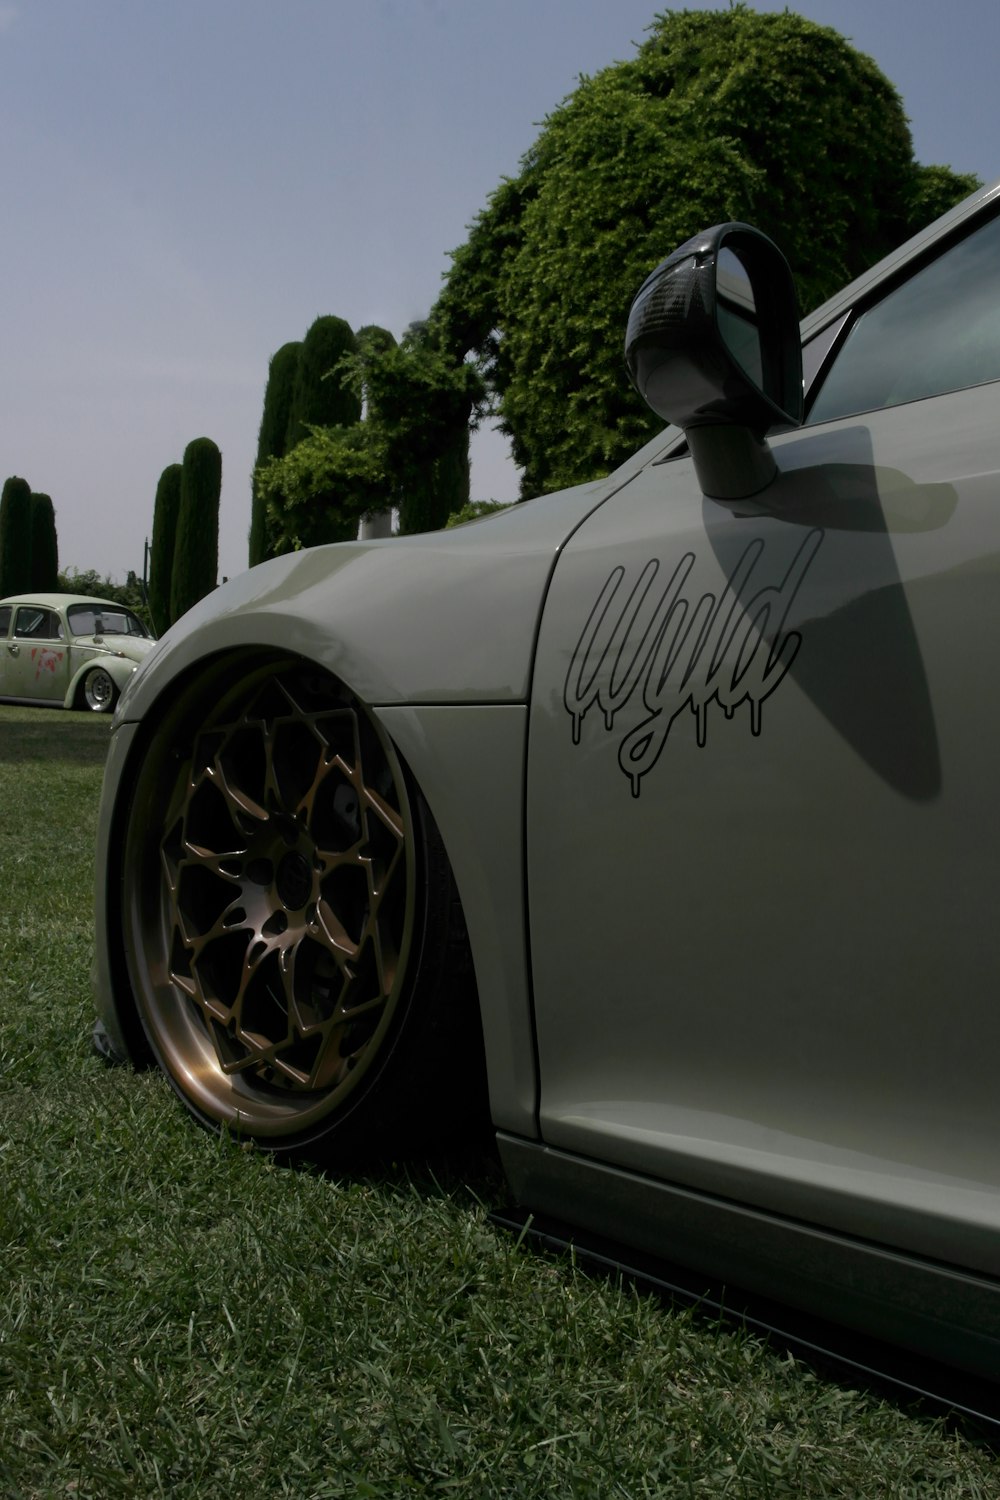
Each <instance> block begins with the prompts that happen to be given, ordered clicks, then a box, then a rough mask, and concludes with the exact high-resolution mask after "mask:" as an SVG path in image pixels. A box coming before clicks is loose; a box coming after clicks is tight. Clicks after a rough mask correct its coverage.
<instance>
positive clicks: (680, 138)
mask: <svg viewBox="0 0 1000 1500" xmlns="http://www.w3.org/2000/svg"><path fill="white" fill-rule="evenodd" d="M970 185H975V184H974V179H969V178H965V177H959V176H957V175H956V174H953V173H950V172H949V170H948V169H947V168H933V169H928V168H920V167H918V166H917V164H916V163H915V162H914V160H913V152H912V142H911V138H910V133H909V128H908V125H907V121H906V116H905V114H904V112H903V106H902V103H901V101H900V98H899V96H898V94H897V93H896V90H895V89H894V88H893V86H892V85H891V84H890V83H889V82H888V80H887V79H886V78H885V77H884V76H883V75H882V74H881V73H880V71H879V70H878V68H877V67H876V66H875V64H874V63H873V62H872V61H871V60H870V59H869V58H867V57H865V56H864V55H863V54H861V53H859V52H857V51H855V49H854V48H853V47H851V46H850V45H849V43H848V42H846V41H845V40H844V39H843V38H842V37H841V36H839V35H838V34H837V33H836V32H835V31H832V30H830V29H829V28H827V27H823V26H818V25H815V24H814V23H812V22H810V21H806V20H803V19H802V18H801V17H798V16H795V15H792V14H790V13H789V12H787V11H785V12H780V13H779V12H773V13H772V12H769V13H766V14H761V13H758V12H755V11H751V10H748V9H747V8H746V7H745V6H742V5H735V6H733V7H732V8H731V9H729V10H725V11H670V12H665V13H663V14H661V15H659V16H657V18H656V20H655V21H654V23H653V25H652V26H651V27H650V31H649V35H648V38H647V40H646V41H645V42H644V43H643V44H642V46H641V47H640V48H639V49H638V51H637V53H636V56H635V57H634V58H633V59H632V60H630V61H628V62H625V63H618V64H616V65H615V66H613V67H610V68H607V69H605V70H603V71H602V72H600V73H598V74H597V75H596V76H594V77H593V78H584V79H582V80H581V82H580V84H579V87H578V88H577V89H576V90H575V92H574V93H573V94H571V95H570V96H569V98H567V99H566V100H565V101H564V102H563V103H562V104H561V105H560V106H559V108H558V109H556V110H555V111H554V112H553V113H552V114H551V115H550V116H549V117H548V118H547V119H546V120H545V122H544V124H543V127H542V130H541V133H540V135H539V137H538V139H537V140H536V142H535V144H534V146H533V147H532V148H531V150H530V151H529V152H528V153H527V155H526V156H525V157H524V158H523V160H522V163H521V170H520V173H519V174H518V176H517V177H516V178H514V179H511V180H508V181H506V182H504V183H502V184H501V186H500V187H499V188H498V189H497V191H496V192H495V193H494V194H493V195H492V197H491V199H490V200H489V202H488V204H487V206H486V208H485V209H484V210H483V212H482V213H481V214H480V215H479V217H478V218H477V220H476V221H475V223H474V224H473V226H472V228H471V232H470V235H469V239H468V241H467V242H466V244H465V245H463V246H462V247H461V248H460V249H459V250H457V251H456V252H455V254H454V256H453V264H452V268H451V271H450V273H449V275H448V278H447V281H446V284H445V287H444V290H443V292H442V295H441V298H440V299H439V302H438V304H437V306H436V308H435V309H434V313H433V315H432V321H433V322H434V323H435V324H436V326H437V327H438V328H439V329H440V334H441V339H442V343H443V347H445V348H446V349H447V350H448V351H449V352H450V354H451V356H452V357H453V358H456V359H457V358H460V357H461V356H462V355H464V354H465V353H466V352H468V351H470V350H471V351H474V352H475V354H476V355H477V357H478V359H479V360H480V363H481V368H482V370H483V372H484V375H485V376H486V378H487V381H488V383H489V386H490V389H491V392H492V394H493V397H494V400H495V402H496V405H497V408H498V410H499V413H500V416H501V418H502V425H503V427H504V428H505V430H506V431H507V432H508V433H509V435H510V437H511V439H512V447H513V453H514V457H515V460H516V461H517V462H518V464H520V465H521V467H522V468H523V470H524V477H523V484H522V490H523V493H525V494H535V493H538V492H539V491H540V490H542V489H545V488H552V487H555V486H558V485H564V484H571V483H575V482H577V481H579V480H581V479H586V478H591V477H593V476H594V475H595V474H597V473H599V472H602V471H606V470H607V469H608V468H610V467H612V466H613V465H614V464H616V463H618V462H620V461H621V460H622V459H623V458H624V457H626V456H627V455H628V453H630V452H631V451H632V450H633V449H634V448H635V447H636V446H638V445H639V444H640V443H641V442H642V441H644V440H645V438H647V437H648V436H650V435H651V433H652V432H654V431H655V430H656V422H655V419H654V418H652V417H651V416H650V414H649V413H648V412H647V411H646V409H645V408H644V406H643V404H642V402H641V401H640V399H639V397H638V396H637V395H635V394H634V393H633V392H632V391H631V390H630V389H629V387H628V384H627V381H626V380H625V378H624V375H623V373H622V354H621V348H622V338H623V334H624V329H625V324H626V320H627V316H628V309H629V306H630V303H631V299H632V297H633V295H634V294H635V291H636V290H637V288H638V286H639V285H640V284H641V282H642V281H643V279H644V277H645V276H646V274H647V273H648V272H649V270H650V269H651V268H652V267H653V266H654V265H655V264H656V262H657V261H658V260H660V259H662V257H663V256H664V255H665V254H667V253H668V252H669V251H670V250H671V249H672V248H674V247H675V246H676V245H678V244H679V243H681V242H682V241H683V240H684V239H686V238H688V237H689V236H690V235H692V234H694V233H696V232H697V231H698V230H699V229H701V228H705V227H707V226H708V225H710V224H713V223H718V222H721V221H724V220H727V219H741V220H748V221H750V222H751V223H754V224H756V225H757V226H758V227H759V228H761V229H763V230H764V231H765V232H766V233H768V234H770V235H771V236H772V237H773V238H774V239H776V240H777V241H778V243H779V244H781V246H782V248H783V249H784V251H785V253H786V254H787V255H788V258H789V260H790V262H791V265H792V268H793V271H794V272H795V275H796V280H797V284H798V290H799V294H800V300H801V302H802V305H803V307H804V308H808V307H812V306H815V305H816V304H818V303H819V302H820V301H822V300H823V299H824V298H825V297H826V296H828V295H830V293H831V292H833V291H834V290H835V289H836V288H837V287H838V286H840V285H841V284H842V283H843V282H845V281H846V280H849V279H850V278H851V277H853V276H855V275H857V274H859V273H860V272H861V271H862V270H864V269H865V268H866V267H867V266H868V265H870V264H872V263H873V262H874V261H876V260H878V259H879V258H880V257H881V256H882V255H883V254H884V253H886V251H888V250H889V249H890V248H891V247H892V246H893V245H895V244H897V243H898V242H899V241H900V240H901V239H902V238H904V237H905V236H906V234H908V233H909V232H911V231H912V229H913V228H915V227H918V223H922V222H926V220H927V219H928V218H930V217H933V212H934V211H939V209H940V207H941V206H942V205H943V204H944V203H945V202H946V201H947V200H948V199H949V197H950V198H951V201H957V200H958V199H959V198H960V197H961V196H963V195H964V193H965V192H966V191H967V190H968V189H969V187H970Z"/></svg>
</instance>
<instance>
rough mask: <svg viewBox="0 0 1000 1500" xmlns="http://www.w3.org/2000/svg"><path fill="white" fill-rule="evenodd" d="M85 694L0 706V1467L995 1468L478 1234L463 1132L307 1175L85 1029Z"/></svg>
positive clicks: (88, 872) (332, 1479)
mask: <svg viewBox="0 0 1000 1500" xmlns="http://www.w3.org/2000/svg"><path fill="white" fill-rule="evenodd" d="M107 734H108V725H107V721H101V720H91V719H86V718H84V717H83V716H82V715H71V714H60V713H46V712H42V711H36V710H28V709H14V708H0V788H2V794H0V891H2V901H0V1267H2V1270H3V1279H2V1283H0V1285H2V1298H0V1496H3V1500H20V1497H25V1500H27V1497H44V1500H48V1497H56V1496H59V1497H62V1496H65V1497H76V1500H85V1497H93V1500H112V1497H118V1496H121V1497H125V1496H129V1497H132V1496H155V1495H169V1496H170V1497H171V1500H188V1497H190V1500H205V1497H207V1496H215V1495H218V1496H228V1495H246V1496H253V1497H255V1500H256V1497H270V1496H294V1497H301V1500H326V1497H335V1496H344V1497H354V1496H359V1497H365V1496H367V1497H397V1496H406V1495H440V1496H459V1495H462V1496H472V1497H489V1496H521V1495H523V1496H530V1497H539V1496H546V1497H548V1496H553V1497H563V1496H565V1497H570V1496H579V1497H595V1500H597V1497H600V1500H604V1497H615V1496H620V1497H648V1496H664V1497H669V1500H674V1497H688V1496H705V1497H717V1496H724V1497H729V1496H732V1497H741V1500H742V1497H758V1496H760V1497H778V1496H781V1497H785V1496H787V1497H812V1496H817V1497H818V1496H824V1497H829V1496H843V1497H862V1496H863V1497H875V1496H878V1497H882V1496H886V1497H890V1496H896V1497H900V1500H903V1497H907V1500H909V1497H918V1496H954V1497H958V1496H962V1497H966V1496H969V1497H973V1496H984V1497H985V1496H997V1495H1000V1461H998V1460H997V1459H996V1458H994V1457H993V1456H992V1455H991V1454H990V1453H989V1452H988V1451H986V1450H984V1449H981V1448H979V1447H977V1446H976V1445H975V1444H974V1443H973V1442H971V1441H969V1440H968V1439H967V1438H966V1437H964V1436H962V1435H961V1434H959V1433H957V1432H954V1431H951V1430H949V1429H948V1428H947V1427H945V1426H944V1425H943V1424H942V1423H941V1422H940V1421H936V1420H931V1419H929V1418H927V1417H924V1416H921V1415H914V1414H912V1413H907V1412H904V1411H902V1410H900V1409H898V1408H896V1407H894V1406H892V1405H890V1404H886V1403H883V1402H881V1401H879V1400H878V1399H876V1398H875V1397H873V1396H871V1395H868V1394H865V1393H862V1392H857V1391H854V1390H852V1389H850V1388H848V1387H844V1386H840V1385H836V1384H832V1383H828V1382H826V1381H823V1380H821V1379H819V1378H817V1377H816V1375H815V1374H813V1373H812V1372H811V1371H810V1370H809V1368H808V1367H806V1366H803V1365H802V1364H800V1363H798V1362H797V1361H796V1360H794V1359H792V1358H791V1357H789V1356H788V1355H787V1354H782V1353H781V1352H780V1351H775V1350H773V1349H771V1348H769V1347H767V1346H766V1345H763V1344H761V1343H760V1342H759V1341H758V1340H756V1339H754V1338H753V1337H750V1336H748V1335H747V1334H745V1333H744V1332H742V1331H741V1330H739V1329H736V1328H731V1327H716V1326H713V1325H712V1323H711V1322H710V1321H708V1320H707V1319H704V1318H700V1317H698V1316H696V1315H695V1314H692V1313H690V1312H681V1313H675V1312H672V1311H670V1310H669V1309H667V1308H665V1307H664V1306H663V1305H662V1304H661V1303H660V1302H658V1301H657V1300H656V1299H654V1298H651V1297H649V1296H645V1295H641V1294H639V1293H637V1292H635V1291H634V1290H632V1289H631V1288H628V1287H620V1286H618V1285H616V1284H614V1283H612V1282H608V1281H605V1280H603V1279H599V1278H592V1277H590V1276H588V1275H587V1274H585V1273H584V1272H582V1271H580V1270H578V1269H577V1268H575V1267H574V1266H573V1265H572V1264H569V1263H564V1262H557V1261H553V1260H550V1259H548V1258H546V1257H544V1256H541V1255H538V1254H536V1253H534V1252H533V1251H532V1250H530V1249H529V1248H527V1247H520V1246H518V1245H517V1244H516V1243H515V1242H514V1241H513V1239H511V1238H508V1237H507V1236H505V1235H503V1234H501V1233H498V1232H495V1231H494V1230H493V1229H492V1228H491V1226H490V1225H489V1223H488V1222H487V1220H486V1211H485V1207H484V1204H485V1203H487V1202H489V1201H490V1200H491V1199H495V1198H496V1196H497V1195H498V1194H500V1193H502V1187H501V1186H500V1185H499V1183H498V1179H497V1175H496V1171H495V1167H494V1165H493V1163H492V1162H491V1161H490V1160H489V1159H487V1160H482V1161H480V1160H476V1159H473V1160H468V1159H467V1160H466V1161H465V1162H464V1164H463V1163H461V1162H457V1161H456V1162H451V1163H440V1164H437V1166H436V1167H435V1171H434V1173H432V1172H431V1170H430V1169H429V1168H422V1169H419V1170H417V1169H414V1168H412V1167H411V1169H410V1170H409V1171H406V1170H404V1169H403V1168H401V1167H400V1168H396V1169H390V1170H388V1171H386V1172H384V1173H382V1174H381V1175H380V1176H378V1177H367V1178H361V1179H358V1180H353V1181H352V1180H343V1181H338V1180H335V1179H331V1178H329V1177H323V1176H321V1175H320V1174H319V1173H315V1172H308V1171H302V1170H299V1171H291V1170H284V1169H281V1168H277V1167H275V1166H273V1165H272V1164H271V1163H269V1162H268V1161H266V1160H262V1159H260V1158H258V1157H256V1156H254V1155H252V1154H251V1153H248V1152H247V1151H245V1150H243V1149H239V1148H237V1147H235V1146H233V1145H231V1144H229V1143H226V1142H219V1141H217V1140H214V1139H213V1138H212V1137H210V1136H208V1135H207V1134H205V1133H204V1132H202V1131H200V1130H199V1129H197V1128H196V1127H195V1126H194V1125H192V1124H190V1123H189V1122H188V1120H187V1117H186V1116H185V1115H184V1113H183V1111H182V1109H181V1107H180V1106H179V1104H178V1103H177V1101H176V1100H175V1098H174V1096H173V1095H172V1094H171V1092H170V1090H169V1088H168V1087H167V1085H166V1084H165V1082H164V1081H163V1080H162V1079H161V1078H160V1077H159V1076H157V1075H154V1074H143V1075H134V1074H131V1073H129V1072H126V1071H121V1070H114V1069H108V1068H106V1067H105V1066H104V1065H103V1064H101V1063H100V1062H99V1061H98V1060H97V1059H96V1058H95V1057H93V1056H92V1055H91V1052H90V1046H89V1029H90V1016H91V1001H90V995H89V968H90V956H91V949H92V940H91V896H90V891H91V880H92V875H93V839H94V826H95V818H96V806H97V797H98V791H99V784H100V775H101V762H102V758H103V754H104V751H105V747H106V744H107Z"/></svg>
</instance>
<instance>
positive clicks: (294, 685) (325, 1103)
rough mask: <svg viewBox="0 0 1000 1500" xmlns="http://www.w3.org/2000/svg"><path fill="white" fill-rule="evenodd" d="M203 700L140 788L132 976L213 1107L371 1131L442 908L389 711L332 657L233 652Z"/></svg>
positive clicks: (168, 736)
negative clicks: (345, 684) (249, 661)
mask: <svg viewBox="0 0 1000 1500" xmlns="http://www.w3.org/2000/svg"><path fill="white" fill-rule="evenodd" d="M234 676H235V677H236V679H237V685H236V686H235V687H233V686H231V684H232V682H233V679H234ZM224 683H228V684H230V686H229V687H228V691H227V690H226V688H225V687H224V686H223V684H224ZM188 701H189V704H190V706H189V707H188V708H187V709H185V708H184V707H183V706H182V707H180V708H175V709H174V710H172V711H171V713H169V714H168V716H167V718H166V719H165V720H164V722H163V723H162V724H161V725H160V727H159V729H158V732H157V733H156V734H155V736H154V737H153V738H152V741H151V743H150V745H149V748H148V751H147V754H146V756H145V759H144V761H143V763H142V766H141V769H140V771H139V774H138V777H137V780H136V785H135V791H134V795H133V799H132V805H131V811H130V816H129V828H128V833H127V836H126V843H125V865H124V872H123V885H124V892H123V917H124V922H123V929H124V934H123V935H124V939H125V949H126V957H127V961H128V967H129V973H130V978H131V983H132V989H133V993H134V994H135V997H136V1002H137V1006H138V1010H139V1015H140V1018H141V1020H142V1022H143V1026H144V1028H145V1031H146V1034H147V1036H148V1038H149V1041H150V1043H151V1045H152V1048H153V1051H154V1053H155V1054H156V1057H157V1060H158V1061H159V1062H160V1064H161V1066H162V1067H163V1069H164V1071H165V1072H166V1073H167V1075H168V1077H169V1078H170V1080H171V1082H172V1083H173V1085H174V1087H175V1089H176V1090H177V1091H178V1092H179V1093H180V1095H181V1097H182V1098H183V1099H184V1101H185V1103H186V1104H187V1105H188V1107H189V1109H191V1110H192V1112H193V1113H194V1114H196V1115H197V1116H198V1117H199V1118H200V1119H202V1120H203V1121H204V1122H205V1123H207V1124H209V1125H211V1126H214V1127H215V1128H220V1127H228V1128H230V1129H231V1130H232V1131H233V1132H234V1133H238V1134H240V1135H245V1136H247V1137H249V1138H251V1139H252V1140H254V1141H256V1142H257V1143H259V1144H261V1145H263V1146H267V1147H271V1148H278V1149H282V1148H284V1149H294V1148H296V1147H298V1146H299V1145H302V1144H309V1143H311V1142H313V1141H315V1140H316V1139H317V1138H318V1137H320V1136H324V1135H327V1134H329V1133H330V1131H331V1129H332V1128H335V1127H337V1126H338V1125H339V1123H340V1122H341V1121H342V1120H343V1119H345V1118H346V1117H348V1116H350V1117H352V1125H354V1127H355V1129H356V1126H357V1121H356V1119H354V1118H353V1117H354V1116H356V1115H357V1113H358V1110H359V1103H360V1102H361V1101H363V1100H364V1099H365V1098H366V1097H367V1096H368V1095H369V1094H370V1093H371V1091H372V1087H373V1085H374V1084H375V1081H376V1080H377V1079H378V1077H379V1076H380V1074H381V1073H382V1071H383V1069H384V1067H385V1065H386V1063H387V1060H389V1059H390V1057H391V1055H392V1053H393V1051H394V1049H395V1047H396V1044H397V1041H398V1033H399V1031H400V1028H401V1025H402V1024H403V1022H404V1020H405V1015H406V1012H407V1011H408V1009H409V1008H410V1001H411V993H410V992H411V990H412V988H413V984H412V980H413V973H414V971H415V970H416V968H417V967H418V964H419V959H420V957H421V952H422V950H423V949H424V948H425V947H426V943H425V941H424V938H425V935H426V933H425V929H426V921H425V914H426V906H427V902H426V899H425V894H426V893H425V892H424V891H422V890H421V891H418V889H417V887H418V884H420V882H419V881H418V879H417V870H418V863H419V861H418V854H419V850H418V848H417V845H418V843H419V842H420V840H419V836H418V833H417V831H416V829H415V819H414V813H413V810H412V806H411V798H410V797H409V795H408V793H407V788H406V784H405V781H404V777H403V773H402V770H401V768H400V766H399V763H398V761H397V759H396V756H395V754H394V752H393V749H392V746H391V745H390V743H389V742H388V741H387V739H386V738H385V736H384V735H383V734H382V732H381V731H380V730H379V728H378V727H377V725H376V723H375V721H374V720H373V719H372V718H371V717H370V715H369V714H368V713H367V712H366V711H365V710H364V708H363V707H362V706H361V705H360V704H359V703H358V702H357V700H356V699H354V698H353V697H351V695H350V694H348V693H347V692H346V691H345V690H344V689H343V688H342V687H340V685H339V684H338V683H336V682H335V681H334V679H333V678H330V677H328V676H327V675H325V674H323V673H320V672H318V671H317V670H316V669H313V668H310V667H307V666H305V665H304V664H302V663H298V662H288V661H285V662H282V663H277V664H274V665H270V666H267V667H265V668H260V667H258V668H256V669H255V671H254V672H253V673H251V674H249V675H248V674H247V673H246V672H245V670H243V671H241V670H239V669H237V670H236V671H235V672H234V670H233V668H232V667H230V668H229V670H228V671H221V672H219V673H217V674H216V676H215V677H214V678H212V679H210V680H209V681H208V682H207V683H203V684H202V686H201V688H200V690H197V691H194V690H193V691H191V692H190V693H189V694H188ZM207 705H210V706H207ZM362 1113H363V1111H362ZM379 1123H381V1122H379Z"/></svg>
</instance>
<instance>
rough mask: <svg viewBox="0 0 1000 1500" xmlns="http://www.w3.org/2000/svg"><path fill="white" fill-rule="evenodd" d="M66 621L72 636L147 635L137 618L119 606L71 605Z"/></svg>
mask: <svg viewBox="0 0 1000 1500" xmlns="http://www.w3.org/2000/svg"><path fill="white" fill-rule="evenodd" d="M66 620H67V623H68V625H69V628H70V631H71V632H72V634H73V635H142V636H148V635H149V631H148V630H147V629H146V627H145V625H144V624H143V623H142V621H141V620H140V619H139V616H138V615H134V614H133V613H132V611H131V610H130V609H122V607H121V605H119V604H109V605H108V606H107V608H104V607H102V606H101V605H99V604H71V605H70V607H69V609H67V611H66Z"/></svg>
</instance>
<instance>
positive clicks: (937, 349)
mask: <svg viewBox="0 0 1000 1500" xmlns="http://www.w3.org/2000/svg"><path fill="white" fill-rule="evenodd" d="M998 379H1000V218H995V219H992V220H990V222H989V223H988V224H984V225H983V226H982V227H981V228H979V229H977V230H975V231H974V233H972V234H970V235H969V236H968V237H967V238H966V239H964V240H962V241H961V242H960V243H959V244H957V245H953V246H952V247H951V249H950V250H946V251H945V252H944V254H943V255H940V256H939V257H938V259H937V260H935V261H932V262H931V264H930V265H928V266H924V268H923V269H922V270H920V271H918V272H917V273H916V274H915V275H914V276H911V277H910V279H909V281H906V282H904V283H903V285H902V286H899V287H897V288H896V290H895V291H893V292H890V293H889V295H888V296H887V297H885V298H884V299H883V300H882V301H881V302H879V303H877V304H876V305H875V306H874V307H872V308H869V309H868V311H867V312H865V313H862V315H861V317H860V318H859V319H858V321H857V322H856V323H855V325H854V327H853V328H852V329H851V332H850V333H849V334H848V336H847V338H846V340H845V342H844V347H843V350H842V351H841V353H840V355H839V357H838V358H837V359H836V360H835V362H834V364H833V367H832V369H831V370H830V373H829V375H828V376H827V378H826V380H825V381H824V382H823V385H822V386H821V388H820V391H819V395H818V396H817V398H816V400H815V401H814V402H813V406H812V409H811V411H810V413H809V415H808V416H807V418H806V422H807V423H813V422H827V421H830V420H831V419H832V418H834V417H845V416H849V415H850V414H851V413H853V412H863V411H875V410H878V409H879V408H881V407H885V406H899V405H901V404H902V403H903V402H905V401H919V400H921V399H922V398H923V397H925V396H938V395H941V394H943V393H944V392H945V391H958V390H963V389H965V388H966V387H967V386H973V385H982V384H984V383H985V382H986V381H989V380H998Z"/></svg>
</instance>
